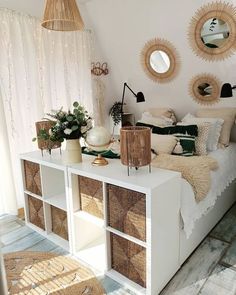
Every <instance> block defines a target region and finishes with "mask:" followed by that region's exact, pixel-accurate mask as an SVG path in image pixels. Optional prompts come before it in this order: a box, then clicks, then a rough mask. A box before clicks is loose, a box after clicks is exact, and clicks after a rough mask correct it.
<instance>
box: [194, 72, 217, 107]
mask: <svg viewBox="0 0 236 295" xmlns="http://www.w3.org/2000/svg"><path fill="white" fill-rule="evenodd" d="M189 93H190V95H191V96H192V97H193V99H194V100H195V101H196V102H197V103H199V104H203V105H211V104H214V103H217V102H219V96H220V82H219V80H218V79H217V78H216V77H215V76H213V75H211V74H201V75H197V76H196V77H194V78H193V79H192V80H191V81H190V83H189Z"/></svg>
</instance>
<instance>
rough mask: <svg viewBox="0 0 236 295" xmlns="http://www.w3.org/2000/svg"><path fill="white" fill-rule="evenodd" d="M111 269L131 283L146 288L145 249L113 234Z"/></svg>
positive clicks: (111, 236)
mask: <svg viewBox="0 0 236 295" xmlns="http://www.w3.org/2000/svg"><path fill="white" fill-rule="evenodd" d="M110 239H111V267H112V268H113V269H114V270H116V271H117V272H119V273H121V274H122V275H124V276H125V277H127V278H129V279H130V280H132V281H133V282H135V283H137V284H139V285H140V286H142V287H146V249H145V248H143V247H141V246H139V245H137V244H135V243H133V242H130V241H128V240H126V239H124V238H122V237H119V236H117V235H115V234H113V233H111V234H110Z"/></svg>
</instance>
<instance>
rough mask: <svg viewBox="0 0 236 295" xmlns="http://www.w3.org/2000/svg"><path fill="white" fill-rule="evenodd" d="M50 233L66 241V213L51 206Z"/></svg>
mask: <svg viewBox="0 0 236 295" xmlns="http://www.w3.org/2000/svg"><path fill="white" fill-rule="evenodd" d="M51 217H52V231H53V232H54V233H55V234H57V235H58V236H60V237H61V238H63V239H65V240H68V225H67V213H66V212H65V211H63V210H61V209H59V208H56V207H54V206H51Z"/></svg>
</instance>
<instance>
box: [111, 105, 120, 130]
mask: <svg viewBox="0 0 236 295" xmlns="http://www.w3.org/2000/svg"><path fill="white" fill-rule="evenodd" d="M121 110H122V103H121V102H120V101H116V102H115V103H114V104H113V106H112V107H111V108H110V111H109V115H110V116H111V118H112V120H113V129H112V134H114V129H115V126H117V125H118V124H119V123H120V122H121V120H122V113H121Z"/></svg>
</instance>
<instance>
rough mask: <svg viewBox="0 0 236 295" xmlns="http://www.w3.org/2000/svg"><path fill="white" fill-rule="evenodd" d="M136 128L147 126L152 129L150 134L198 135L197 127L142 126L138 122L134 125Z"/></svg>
mask: <svg viewBox="0 0 236 295" xmlns="http://www.w3.org/2000/svg"><path fill="white" fill-rule="evenodd" d="M136 125H137V126H147V127H150V128H151V129H152V133H156V134H172V135H173V134H176V133H181V134H188V135H194V136H197V135H198V127H197V125H186V124H182V125H175V126H167V127H158V126H153V125H150V124H144V123H140V122H138V123H137V124H136Z"/></svg>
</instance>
